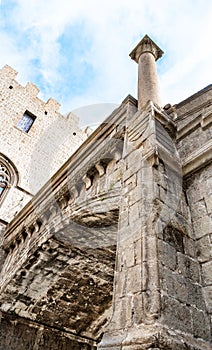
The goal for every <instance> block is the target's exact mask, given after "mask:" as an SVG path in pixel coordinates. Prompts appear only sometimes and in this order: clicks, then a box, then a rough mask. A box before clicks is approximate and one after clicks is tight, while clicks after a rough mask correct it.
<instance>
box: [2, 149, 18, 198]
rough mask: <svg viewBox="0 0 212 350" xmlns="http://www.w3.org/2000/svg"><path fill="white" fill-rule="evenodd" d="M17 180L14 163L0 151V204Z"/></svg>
mask: <svg viewBox="0 0 212 350" xmlns="http://www.w3.org/2000/svg"><path fill="white" fill-rule="evenodd" d="M17 182H18V172H17V169H16V167H15V166H14V164H13V163H12V162H11V161H10V160H9V158H7V157H6V156H4V155H3V154H1V153H0V204H1V203H2V201H3V199H4V198H5V196H6V194H7V192H8V191H9V189H10V188H11V187H12V186H16V185H17Z"/></svg>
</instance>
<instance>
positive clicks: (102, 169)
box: [95, 163, 105, 177]
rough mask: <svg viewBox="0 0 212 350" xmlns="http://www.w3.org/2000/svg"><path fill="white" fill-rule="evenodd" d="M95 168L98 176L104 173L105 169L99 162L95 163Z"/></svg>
mask: <svg viewBox="0 0 212 350" xmlns="http://www.w3.org/2000/svg"><path fill="white" fill-rule="evenodd" d="M95 168H96V170H97V171H98V173H99V177H102V176H103V175H104V174H105V169H104V167H103V166H102V165H101V164H100V163H97V164H95Z"/></svg>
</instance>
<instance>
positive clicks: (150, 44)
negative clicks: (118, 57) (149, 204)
mask: <svg viewBox="0 0 212 350" xmlns="http://www.w3.org/2000/svg"><path fill="white" fill-rule="evenodd" d="M144 52H150V53H152V54H153V56H154V57H155V61H157V60H158V59H159V58H160V57H161V56H162V55H163V51H162V50H161V49H160V48H159V47H158V46H157V45H156V44H155V43H154V41H153V40H152V39H150V37H149V36H148V35H145V36H144V37H143V39H141V41H140V42H139V43H138V45H137V46H136V47H135V48H134V49H133V50H132V52H131V53H130V57H131V58H132V60H134V61H135V62H137V63H138V60H139V57H140V56H141V54H142V53H144Z"/></svg>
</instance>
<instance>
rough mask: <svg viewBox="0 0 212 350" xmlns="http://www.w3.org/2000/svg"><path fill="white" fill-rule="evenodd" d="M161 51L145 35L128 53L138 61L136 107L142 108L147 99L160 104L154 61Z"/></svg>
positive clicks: (160, 54) (161, 53)
mask: <svg viewBox="0 0 212 350" xmlns="http://www.w3.org/2000/svg"><path fill="white" fill-rule="evenodd" d="M162 55H163V51H162V50H161V49H160V48H159V47H158V46H157V45H156V44H155V43H154V41H152V40H151V39H150V38H149V37H148V36H147V35H145V37H144V38H143V39H142V40H141V41H140V42H139V43H138V45H137V46H136V47H135V48H134V50H133V51H132V52H131V53H130V57H131V58H132V59H133V60H134V61H135V62H137V63H138V109H139V110H140V109H142V108H143V107H144V106H145V105H146V103H147V102H148V101H152V102H154V103H155V104H157V105H158V106H161V99H160V93H159V81H158V75H157V69H156V61H157V59H158V58H160V57H161V56H162Z"/></svg>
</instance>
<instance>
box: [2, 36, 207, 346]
mask: <svg viewBox="0 0 212 350" xmlns="http://www.w3.org/2000/svg"><path fill="white" fill-rule="evenodd" d="M158 50H159V51H158ZM158 52H160V49H159V48H158V47H157V45H156V44H154V43H153V42H152V41H151V40H150V39H148V40H147V38H146V39H145V40H143V41H142V42H141V43H140V44H139V45H138V46H137V47H136V49H135V51H134V53H133V55H135V56H134V58H135V59H136V60H139V72H140V73H142V74H141V75H140V76H143V77H151V78H152V77H153V78H154V76H155V70H154V69H155V68H154V67H155V58H157V57H158ZM155 55H156V56H155ZM141 56H143V57H142V58H141ZM142 65H143V67H142ZM144 66H145V67H144ZM153 68H154V69H153ZM148 69H150V70H149V71H148ZM140 73H139V74H140ZM15 76H16V72H15V71H14V70H12V69H11V68H10V67H8V66H7V67H5V68H4V69H3V70H2V71H1V72H0V80H1V81H0V85H1V84H2V86H1V87H0V89H1V88H2V94H3V95H5V96H6V97H7V98H8V102H7V104H5V108H6V112H5V113H6V114H5V115H8V113H10V112H11V111H12V115H14V117H13V118H12V123H13V125H14V123H16V122H17V121H18V118H19V117H20V115H21V114H22V113H23V110H25V109H26V110H28V109H29V110H30V111H31V113H33V114H35V115H36V117H37V118H36V123H37V122H38V125H39V127H40V129H39V130H40V132H44V133H45V130H47V129H48V128H50V127H51V125H52V122H53V123H54V122H55V121H56V122H57V124H58V130H57V131H58V132H59V135H60V134H61V133H62V135H63V131H64V128H63V126H64V125H63V126H62V125H59V124H60V120H61V118H62V116H61V115H60V114H59V113H58V112H57V110H58V107H59V104H58V103H57V102H56V101H54V100H52V99H50V100H48V101H47V103H44V102H42V101H41V100H39V99H38V98H37V93H38V89H37V88H36V86H34V85H33V84H30V83H29V84H27V86H26V87H25V88H23V87H21V86H19V84H18V83H17V82H16V81H15V80H14V79H15ZM1 78H2V79H1ZM153 80H155V78H154V79H153ZM9 84H10V85H9ZM139 84H140V81H139ZM152 84H153V85H152ZM8 85H9V87H8ZM156 85H157V84H156ZM156 85H155V86H154V81H152V79H148V81H146V82H145V84H144V85H143V86H146V87H147V90H148V91H145V94H144V97H145V99H146V100H142V98H141V96H140V95H139V103H138V110H137V101H136V100H135V99H134V98H132V97H131V96H128V97H127V98H126V99H125V100H124V101H123V103H122V104H121V105H120V107H119V108H117V109H116V110H115V111H114V112H113V113H112V114H111V116H109V117H108V119H107V120H106V121H105V122H104V123H103V124H102V125H100V126H99V127H98V128H97V129H96V130H95V132H94V133H93V134H91V135H90V136H89V138H88V139H87V140H86V142H84V143H83V144H82V145H81V146H80V147H79V148H78V149H77V151H76V152H75V153H74V154H73V155H72V156H71V158H69V159H68V160H67V162H66V163H65V164H63V166H62V167H61V169H60V170H59V171H58V172H57V173H55V175H54V176H53V177H52V178H51V181H49V182H48V183H46V185H45V186H44V187H43V188H42V190H41V191H40V192H38V193H37V194H35V196H34V197H33V201H31V202H30V203H28V204H27V205H26V206H24V204H25V203H26V202H25V200H27V199H28V198H29V197H31V194H30V193H28V192H26V191H25V190H27V191H28V190H29V186H28V185H29V183H28V182H27V179H28V178H29V177H30V172H29V170H30V169H29V160H30V155H32V148H33V147H34V146H35V144H36V142H38V140H40V134H39V133H38V130H37V128H35V125H34V124H33V127H32V130H30V132H31V131H32V133H31V134H26V135H25V133H23V132H21V131H20V130H18V129H17V127H12V129H11V130H10V133H9V134H8V135H9V136H10V139H11V140H12V141H14V142H12V143H10V142H9V143H8V152H9V157H10V156H11V159H12V160H13V159H14V160H15V161H16V159H17V160H18V157H19V155H20V154H18V153H17V154H14V149H16V148H17V143H18V145H21V154H23V153H24V154H25V152H26V157H25V158H24V159H23V162H21V164H20V162H19V163H18V164H17V169H16V167H15V165H14V166H13V164H12V163H11V164H10V166H11V169H13V175H14V184H16V185H14V186H13V187H11V188H10V189H9V188H8V193H7V196H5V201H4V202H3V197H2V203H4V205H5V207H4V215H6V214H5V213H6V211H5V208H7V211H8V210H9V208H10V207H9V206H7V202H6V198H7V200H9V201H10V204H11V205H17V213H16V214H17V216H16V217H15V218H14V219H13V220H12V222H10V224H8V225H7V220H6V218H5V217H4V218H3V217H1V209H2V208H3V206H2V208H1V209H0V219H1V220H0V225H1V226H0V227H2V228H3V230H4V229H5V227H6V230H5V232H2V237H4V239H3V242H1V245H2V248H3V250H4V254H1V252H0V259H1V261H0V265H2V268H1V273H0V289H1V290H0V310H1V312H2V315H1V316H2V317H1V324H0V349H6V350H15V349H17V350H19V349H20V350H42V349H52V350H54V349H55V350H56V349H62V350H66V349H67V350H68V349H76V350H77V349H85V350H86V349H87V350H94V349H96V348H97V347H98V349H100V350H118V349H123V350H147V349H155V350H159V349H161V350H162V349H163V350H176V349H177V350H209V349H210V342H211V332H210V320H211V319H212V303H211V300H212V297H211V284H212V282H211V275H212V274H211V247H210V245H211V240H212V238H211V234H212V231H211V221H210V220H211V218H210V213H211V179H212V177H211V154H212V153H211V131H210V126H211V119H212V118H211V117H212V114H211V103H212V98H211V97H212V96H211V91H212V89H211V86H209V87H207V88H206V89H203V90H202V91H200V92H199V93H197V94H195V95H194V96H192V97H190V98H189V99H187V100H185V101H183V102H181V103H179V104H178V105H176V106H171V107H168V108H165V107H164V109H163V108H161V106H158V105H156V104H155V103H154V101H156V100H157V101H156V103H157V104H158V103H159V99H158V97H159V96H158V95H157V89H156ZM151 88H152V90H151ZM139 91H141V90H139ZM139 94H140V92H139ZM148 96H149V98H150V99H151V98H152V97H151V96H153V97H154V99H153V101H148ZM155 98H156V100H155ZM14 99H15V102H14ZM23 104H24V108H22V107H23ZM3 105H4V103H3V104H2V106H3ZM2 106H0V107H2ZM8 110H9V112H8ZM43 114H44V115H45V117H44V116H43ZM50 115H51V118H50ZM69 117H70V116H69ZM50 119H51V120H50ZM44 121H45V125H43V122H44ZM8 123H11V120H9V119H7V125H6V126H7V127H8V126H9V125H10V124H8ZM71 125H72V126H73V127H74V128H75V127H76V126H77V123H76V120H75V119H74V118H73V120H72V123H71ZM4 129H5V128H2V130H1V133H2V134H3V137H2V140H4V145H3V148H2V152H3V153H4V152H5V150H6V146H5V145H6V143H7V142H6V138H5V137H6V134H5V130H6V129H5V130H4ZM77 130H78V129H77ZM78 131H79V133H80V132H81V131H80V130H78ZM78 131H77V133H78ZM81 133H82V132H81ZM71 134H72V129H71ZM80 135H81V136H82V135H83V133H82V134H80ZM80 135H78V136H79V138H80V140H81V136H80ZM31 136H32V137H31ZM56 136H57V134H54V133H53V134H51V135H49V137H47V138H46V139H45V141H44V142H43V143H42V142H41V143H42V145H41V143H40V144H39V145H40V146H42V147H44V148H45V151H44V152H41V153H40V155H39V159H41V164H40V163H39V166H38V169H42V166H45V169H46V162H47V160H48V164H49V159H48V157H47V153H48V151H49V149H50V148H51V147H50V146H51V145H52V144H53V143H54V145H56V146H57V145H58V142H60V140H59V139H58V138H57V137H56ZM16 137H17V139H16ZM76 139H78V138H76ZM69 141H70V142H72V141H71V138H69ZM197 141H198V142H197ZM55 142H56V143H55ZM29 144H30V147H29ZM63 146H64V147H62V149H61V152H59V153H58V157H59V162H57V161H56V162H55V163H54V165H55V166H56V167H57V166H59V164H62V163H63V161H64V159H66V155H67V153H66V151H67V144H66V145H65V144H64V145H63ZM69 148H70V147H69V146H68V151H70V149H69ZM38 149H40V148H39V147H38ZM0 151H1V150H0ZM46 152H47V153H46ZM0 156H1V154H0ZM19 158H20V157H19ZM19 160H20V159H19ZM8 162H9V161H8ZM60 162H61V163H60ZM8 164H9V163H8ZM47 170H49V169H47ZM40 171H41V170H40ZM19 172H20V181H19V179H18V176H19V174H18V173H19ZM11 174H12V172H11ZM36 179H37V180H38V181H37V183H36V184H35V185H36V186H38V184H39V181H40V180H39V176H38V177H36ZM18 181H19V182H18ZM17 184H19V185H20V184H21V186H22V188H20V187H18V186H19V185H17ZM37 188H38V187H37ZM23 190H24V191H25V192H24V191H23ZM22 193H23V194H22ZM33 194H34V193H33ZM22 196H23V198H22ZM24 198H25V199H24ZM21 207H23V209H22V210H21V211H20V208H21ZM2 210H3V209H2ZM2 213H3V212H2ZM9 214H11V217H12V216H13V215H14V211H11V213H8V218H7V219H8V221H9V220H10V218H11V217H10V216H9ZM2 215H3V214H2ZM115 255H116V257H115ZM97 343H99V345H97Z"/></svg>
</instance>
